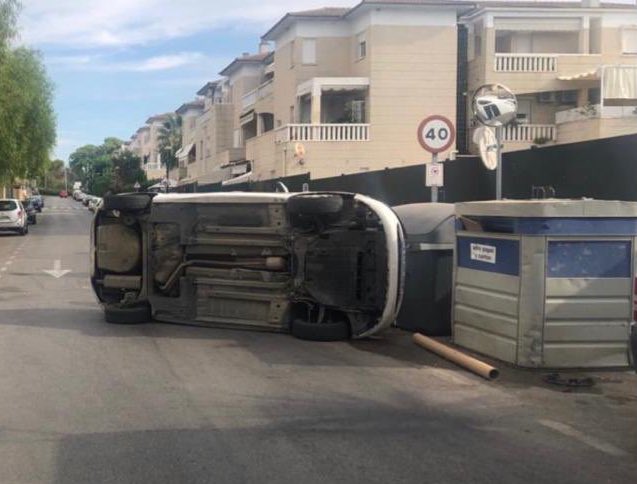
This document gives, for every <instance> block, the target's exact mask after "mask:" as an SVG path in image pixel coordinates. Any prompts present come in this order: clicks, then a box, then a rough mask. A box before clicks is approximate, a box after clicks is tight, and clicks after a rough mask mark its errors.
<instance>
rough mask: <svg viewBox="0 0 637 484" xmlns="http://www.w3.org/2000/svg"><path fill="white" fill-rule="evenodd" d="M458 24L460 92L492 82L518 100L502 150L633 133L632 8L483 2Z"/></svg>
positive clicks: (588, 1)
mask: <svg viewBox="0 0 637 484" xmlns="http://www.w3.org/2000/svg"><path fill="white" fill-rule="evenodd" d="M461 23H462V24H463V25H464V26H465V27H466V29H467V38H468V45H467V56H468V65H467V74H468V76H467V77H468V86H467V87H468V89H467V91H468V92H469V93H471V92H474V91H475V89H477V88H478V87H479V86H480V85H482V84H485V83H496V82H497V83H501V84H504V85H506V86H508V87H509V88H511V89H512V90H513V91H514V92H515V94H516V95H517V97H518V103H519V114H518V119H517V122H516V123H514V124H512V125H510V126H508V127H507V128H506V129H505V133H504V136H505V144H504V146H505V149H506V150H517V149H526V148H529V147H530V146H532V145H542V144H547V143H549V144H552V143H572V142H578V141H585V140H590V139H597V138H605V137H611V136H619V135H623V134H634V133H637V9H636V8H635V6H634V5H632V6H631V5H626V4H623V5H622V4H605V3H600V2H599V1H595V0H585V1H583V2H581V3H573V2H569V3H565V2H534V3H524V4H519V3H515V2H488V3H484V4H483V5H481V6H479V7H477V8H476V9H475V10H473V11H471V12H469V13H467V14H465V15H463V16H462V18H461ZM461 68H462V66H461Z"/></svg>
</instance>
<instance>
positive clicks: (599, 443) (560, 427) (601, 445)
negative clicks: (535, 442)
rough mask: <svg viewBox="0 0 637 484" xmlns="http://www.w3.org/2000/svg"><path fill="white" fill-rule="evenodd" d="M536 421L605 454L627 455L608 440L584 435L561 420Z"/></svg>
mask: <svg viewBox="0 0 637 484" xmlns="http://www.w3.org/2000/svg"><path fill="white" fill-rule="evenodd" d="M538 423H540V424H541V425H544V426H545V427H548V428H550V429H552V430H555V431H557V432H559V433H561V434H563V435H566V436H568V437H573V438H574V439H577V440H579V441H580V442H582V443H583V444H586V445H588V446H589V447H593V448H594V449H597V450H601V451H602V452H604V453H606V454H610V455H614V456H616V457H626V456H628V452H626V451H624V450H622V449H620V448H619V447H615V446H614V445H613V444H609V443H608V442H604V441H603V440H599V439H597V438H595V437H592V436H590V435H586V434H584V433H582V432H580V431H579V430H577V429H574V428H573V427H571V426H570V425H566V424H564V423H561V422H555V421H554V420H538Z"/></svg>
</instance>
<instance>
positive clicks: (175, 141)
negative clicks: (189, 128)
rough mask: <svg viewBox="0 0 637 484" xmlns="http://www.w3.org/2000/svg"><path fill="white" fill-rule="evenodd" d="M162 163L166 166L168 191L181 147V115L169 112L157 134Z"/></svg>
mask: <svg viewBox="0 0 637 484" xmlns="http://www.w3.org/2000/svg"><path fill="white" fill-rule="evenodd" d="M157 142H158V144H159V153H160V154H161V164H162V165H164V166H165V167H166V191H168V184H169V180H170V170H172V169H173V168H176V167H177V164H178V163H179V160H178V159H177V152H178V151H179V150H180V149H181V116H179V115H177V114H169V115H168V116H167V117H166V119H165V120H164V122H163V124H162V125H161V126H160V127H159V131H158V134H157Z"/></svg>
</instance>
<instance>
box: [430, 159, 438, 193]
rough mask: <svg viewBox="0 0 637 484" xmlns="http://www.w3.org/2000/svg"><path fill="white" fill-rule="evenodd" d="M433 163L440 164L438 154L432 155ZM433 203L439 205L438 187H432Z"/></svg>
mask: <svg viewBox="0 0 637 484" xmlns="http://www.w3.org/2000/svg"><path fill="white" fill-rule="evenodd" d="M431 163H432V164H435V163H438V153H433V154H432V155H431ZM431 203H438V186H437V185H436V186H433V187H431Z"/></svg>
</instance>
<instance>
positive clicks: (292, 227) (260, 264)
mask: <svg viewBox="0 0 637 484" xmlns="http://www.w3.org/2000/svg"><path fill="white" fill-rule="evenodd" d="M91 260H92V262H91V281H92V286H93V289H94V291H95V293H96V294H97V297H98V299H99V300H100V301H101V303H102V305H103V309H104V313H105V318H106V321H107V322H110V323H141V322H146V321H148V320H150V319H151V318H154V319H156V320H158V321H166V322H173V323H187V324H198V325H212V326H222V327H230V328H252V329H260V330H270V331H280V332H291V333H292V334H293V335H295V336H297V337H299V338H303V339H309V340H320V341H328V340H339V339H345V338H348V337H353V338H363V337H366V336H370V335H373V334H376V333H378V332H380V331H382V330H383V329H385V328H387V327H389V326H390V325H391V324H392V323H393V322H394V321H395V319H396V315H397V313H398V311H399V309H400V304H401V300H402V293H403V281H404V268H405V246H404V235H403V230H402V227H401V224H400V222H399V220H398V218H397V217H396V215H395V214H394V212H393V211H392V210H391V209H390V208H389V207H387V206H386V205H384V204H383V203H381V202H379V201H377V200H374V199H372V198H369V197H366V196H363V195H357V194H350V193H335V192H330V193H297V194H293V193H240V192H226V193H206V194H160V195H157V194H149V193H137V194H125V195H115V196H109V197H105V198H104V202H103V204H102V206H101V207H100V209H99V210H98V211H97V213H96V216H95V217H94V221H93V227H92V230H91Z"/></svg>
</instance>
